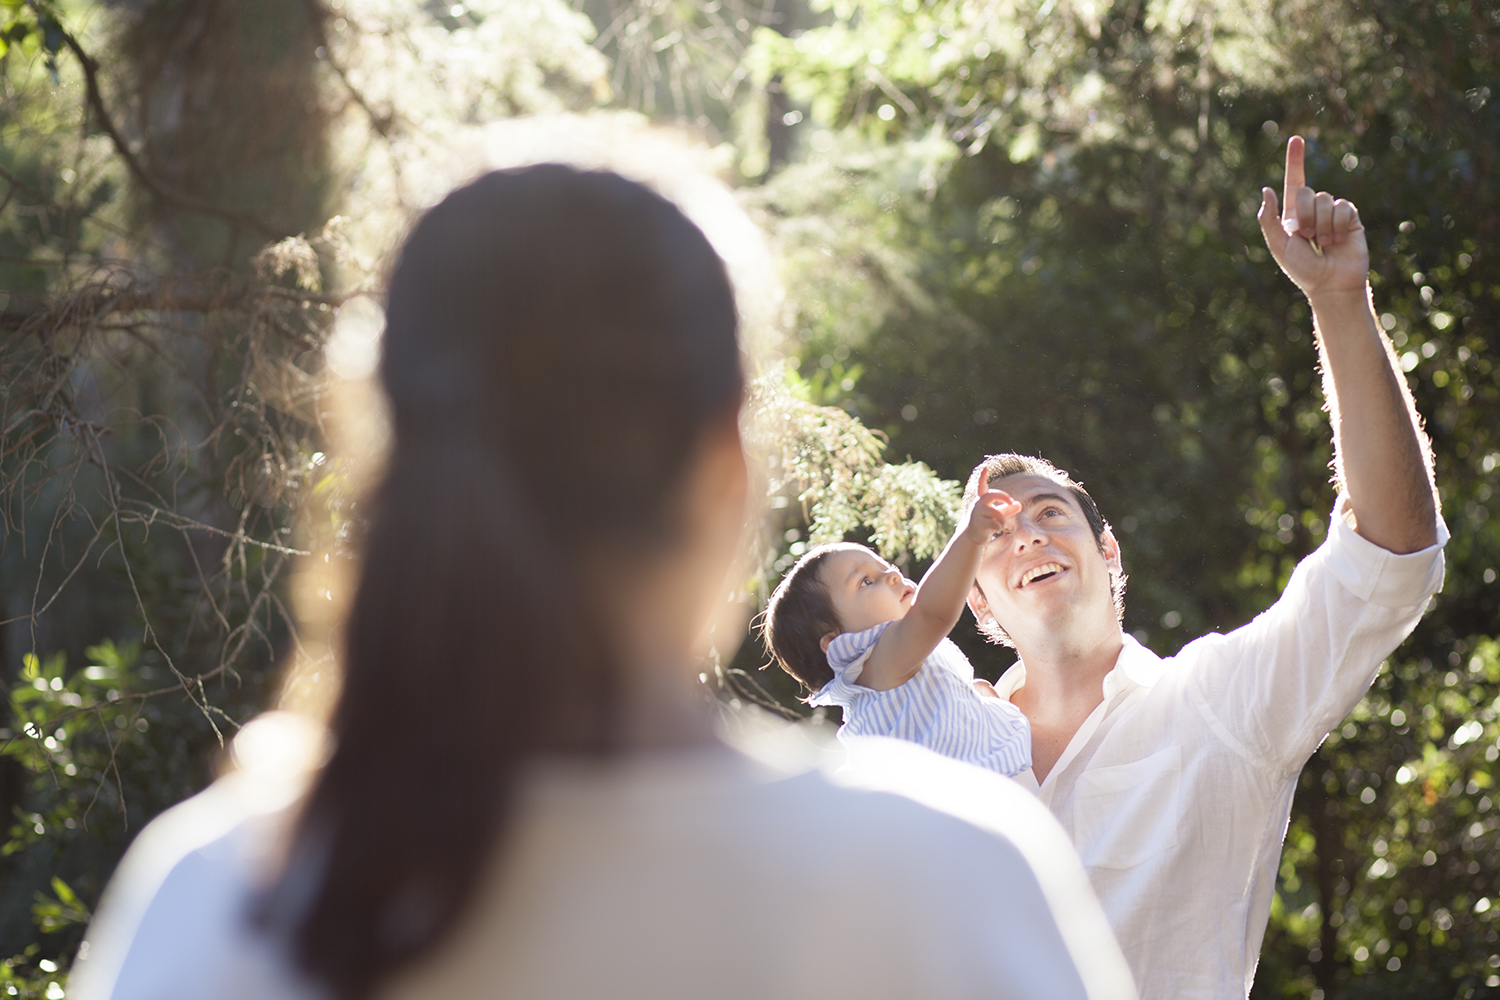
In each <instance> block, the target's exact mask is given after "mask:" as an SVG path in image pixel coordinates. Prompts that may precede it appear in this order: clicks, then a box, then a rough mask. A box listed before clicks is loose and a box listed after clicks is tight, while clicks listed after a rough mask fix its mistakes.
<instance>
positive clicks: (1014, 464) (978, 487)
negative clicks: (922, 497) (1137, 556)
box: [964, 452, 1125, 648]
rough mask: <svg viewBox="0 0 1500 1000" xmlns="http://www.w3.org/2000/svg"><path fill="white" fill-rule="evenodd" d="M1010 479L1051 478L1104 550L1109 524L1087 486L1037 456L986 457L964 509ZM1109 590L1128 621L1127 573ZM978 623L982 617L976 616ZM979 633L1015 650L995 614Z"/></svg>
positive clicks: (1116, 575)
mask: <svg viewBox="0 0 1500 1000" xmlns="http://www.w3.org/2000/svg"><path fill="white" fill-rule="evenodd" d="M1006 476H1040V477H1041V478H1043V479H1050V480H1052V481H1053V482H1054V483H1056V484H1057V485H1059V486H1061V487H1062V488H1063V489H1065V490H1067V491H1068V492H1069V493H1071V494H1073V499H1075V500H1076V501H1077V502H1078V507H1079V509H1080V510H1082V511H1083V516H1084V519H1085V520H1086V521H1088V523H1089V527H1090V528H1092V529H1093V532H1094V543H1095V544H1096V545H1098V546H1099V551H1100V552H1101V553H1102V552H1103V551H1104V533H1105V532H1106V531H1109V530H1110V527H1109V522H1108V521H1106V520H1104V515H1103V514H1101V513H1099V505H1098V504H1096V503H1094V498H1093V497H1091V496H1089V492H1088V490H1086V489H1084V488H1083V484H1082V483H1080V482H1078V481H1077V480H1075V479H1074V478H1073V477H1072V476H1070V475H1068V474H1067V473H1066V472H1064V471H1063V470H1062V469H1059V468H1058V467H1057V466H1055V465H1053V464H1052V463H1051V462H1049V461H1047V460H1046V459H1045V458H1039V457H1038V456H1036V455H1017V454H1015V453H1014V452H1006V453H1004V454H1002V455H986V456H985V457H984V461H982V462H980V463H979V464H978V465H976V466H974V471H973V472H971V473H969V482H968V483H967V484H966V485H965V486H964V508H965V509H967V508H968V506H969V505H970V504H972V503H973V502H974V501H975V500H977V499H978V498H979V494H980V493H981V492H982V489H988V488H989V485H990V483H992V482H994V481H995V480H996V479H1004V478H1005V477H1006ZM1109 589H1110V593H1112V594H1113V595H1114V599H1115V617H1116V618H1118V619H1120V620H1121V621H1124V619H1125V574H1124V573H1123V572H1114V571H1111V572H1110V574H1109ZM975 617H976V620H977V618H978V616H977V615H976V616H975ZM979 631H981V632H983V633H984V634H985V635H986V636H987V637H988V638H989V640H990V641H991V642H996V643H999V644H1000V645H1002V646H1010V647H1011V648H1015V645H1016V644H1015V642H1014V641H1013V640H1012V639H1011V637H1010V635H1009V634H1007V633H1006V631H1005V629H1003V628H1001V627H1000V623H999V622H997V621H996V620H995V619H994V616H993V615H992V616H991V617H990V619H989V621H980V622H979Z"/></svg>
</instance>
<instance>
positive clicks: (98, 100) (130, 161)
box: [59, 28, 287, 237]
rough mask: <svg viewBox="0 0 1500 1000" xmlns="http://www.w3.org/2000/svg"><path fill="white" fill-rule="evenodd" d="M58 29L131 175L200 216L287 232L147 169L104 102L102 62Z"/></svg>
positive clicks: (273, 232)
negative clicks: (181, 188)
mask: <svg viewBox="0 0 1500 1000" xmlns="http://www.w3.org/2000/svg"><path fill="white" fill-rule="evenodd" d="M59 30H60V31H61V34H62V40H63V44H64V45H66V46H67V47H68V50H69V51H71V52H72V53H73V55H74V56H75V57H76V58H77V59H78V64H79V66H81V67H82V68H83V80H84V85H85V87H86V89H87V92H88V105H89V107H90V108H91V109H92V110H93V112H94V116H95V117H96V118H97V119H98V120H99V127H100V128H102V129H103V130H104V132H105V134H106V135H108V136H109V139H110V142H112V143H113V144H114V147H115V151H116V152H117V153H119V154H120V158H121V159H122V160H124V161H125V166H126V167H128V168H129V169H130V172H131V174H133V175H134V176H135V179H136V180H137V181H139V182H140V183H141V184H142V185H143V186H144V187H145V188H146V189H147V190H148V191H150V192H151V193H152V194H153V195H155V196H156V197H157V198H160V199H161V200H162V201H164V202H167V203H168V204H170V205H175V206H177V207H178V208H181V209H184V210H186V211H189V212H197V213H199V214H200V215H212V216H216V217H217V218H220V219H224V220H226V221H228V222H236V223H239V224H240V225H243V226H248V227H250V228H251V229H254V230H256V231H258V232H260V233H263V234H265V235H266V236H273V237H277V236H285V235H287V234H286V233H283V232H280V231H279V230H277V229H275V228H274V227H272V226H271V225H270V224H268V223H266V222H265V221H263V220H262V219H261V218H260V217H258V216H256V215H255V214H253V213H251V212H245V211H241V210H240V209H236V208H225V207H224V206H223V205H219V204H217V203H215V202H211V201H206V200H204V199H202V198H195V197H193V196H192V195H190V194H184V193H182V192H180V191H174V190H172V189H171V188H170V187H168V186H167V185H166V184H164V183H163V182H162V181H161V179H160V178H158V177H156V176H155V175H154V174H152V173H151V172H150V171H149V170H147V169H146V167H145V164H143V163H141V161H140V159H139V158H138V157H137V156H136V155H135V153H134V151H132V150H131V148H130V145H129V144H128V143H127V142H126V141H125V137H124V136H123V135H121V134H120V130H119V128H118V127H117V126H116V125H115V122H114V119H113V118H112V117H111V116H110V113H109V109H108V108H107V107H105V105H104V94H103V92H101V91H100V89H99V64H98V63H97V62H96V61H95V60H94V58H93V57H92V56H90V55H89V54H88V53H87V52H85V51H84V49H83V46H82V45H80V44H79V43H78V39H76V38H74V37H73V35H72V33H71V32H68V31H64V30H62V29H61V28H59Z"/></svg>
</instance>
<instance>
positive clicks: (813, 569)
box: [760, 543, 854, 692]
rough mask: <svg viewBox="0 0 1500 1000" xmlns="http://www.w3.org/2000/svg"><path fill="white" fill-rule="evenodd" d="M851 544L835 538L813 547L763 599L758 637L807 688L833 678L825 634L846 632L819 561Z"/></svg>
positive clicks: (822, 562) (816, 688)
mask: <svg viewBox="0 0 1500 1000" xmlns="http://www.w3.org/2000/svg"><path fill="white" fill-rule="evenodd" d="M851 548H854V546H852V545H848V544H844V543H835V544H833V545H819V546H818V547H817V548H815V549H811V550H810V551H808V552H807V554H806V555H804V556H803V557H802V558H801V559H798V560H797V562H796V564H795V565H794V566H793V567H792V568H791V569H790V570H788V571H787V574H786V576H784V577H782V578H781V582H780V583H778V584H777V585H776V589H775V590H774V591H773V592H772V593H771V599H770V600H769V601H767V602H766V610H765V614H764V615H763V616H762V617H761V626H760V637H761V641H763V642H764V643H765V644H766V649H768V650H769V651H770V653H771V658H772V659H774V660H775V661H776V664H777V665H778V666H779V667H781V669H782V670H785V671H786V672H787V673H789V674H791V675H792V676H793V677H795V678H797V680H799V681H801V682H802V685H803V687H805V688H807V690H808V691H809V692H811V691H817V690H819V689H820V688H822V687H823V685H825V684H827V683H828V682H829V681H831V680H833V668H832V667H830V666H829V665H828V654H826V653H825V652H823V637H824V636H825V635H827V634H828V633H829V632H842V631H844V627H843V625H841V624H839V616H838V613H837V612H835V611H834V610H833V598H832V597H831V596H830V595H829V593H828V585H827V584H825V583H824V582H823V575H822V570H823V564H824V563H825V562H826V561H827V559H828V557H829V556H831V555H833V554H834V553H835V552H846V551H848V550H849V549H851Z"/></svg>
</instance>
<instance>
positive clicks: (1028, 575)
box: [1016, 560, 1068, 590]
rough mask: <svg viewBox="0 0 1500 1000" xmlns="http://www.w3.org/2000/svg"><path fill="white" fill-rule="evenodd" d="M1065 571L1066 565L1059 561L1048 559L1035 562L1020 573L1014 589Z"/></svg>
mask: <svg viewBox="0 0 1500 1000" xmlns="http://www.w3.org/2000/svg"><path fill="white" fill-rule="evenodd" d="M1067 571H1068V567H1066V566H1064V565H1063V564H1062V563H1059V562H1054V561H1051V560H1049V561H1047V562H1044V563H1037V564H1036V565H1035V566H1032V567H1031V568H1030V569H1028V570H1026V571H1025V572H1024V573H1022V574H1021V577H1020V579H1019V580H1017V581H1016V589H1017V590H1019V589H1021V588H1023V587H1025V586H1027V585H1028V584H1031V583H1034V582H1036V581H1039V580H1050V579H1053V578H1055V577H1057V576H1059V575H1060V574H1063V573H1066V572H1067Z"/></svg>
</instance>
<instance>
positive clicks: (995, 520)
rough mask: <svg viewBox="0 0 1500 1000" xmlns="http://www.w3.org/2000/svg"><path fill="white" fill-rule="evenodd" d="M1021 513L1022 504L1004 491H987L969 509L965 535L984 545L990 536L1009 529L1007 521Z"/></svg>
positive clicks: (965, 523)
mask: <svg viewBox="0 0 1500 1000" xmlns="http://www.w3.org/2000/svg"><path fill="white" fill-rule="evenodd" d="M1019 513H1021V503H1020V501H1018V500H1016V499H1015V498H1014V497H1012V496H1011V495H1010V494H1009V493H1006V492H1005V491H1004V490H986V491H985V492H983V493H981V494H980V495H979V499H978V500H975V501H974V506H972V507H970V508H969V513H968V520H967V521H965V522H964V531H963V533H964V534H965V535H967V536H968V537H969V538H970V539H971V540H973V541H976V542H979V543H980V544H983V543H985V542H987V541H989V540H990V536H991V535H992V534H994V533H995V532H997V531H1001V530H1003V529H1004V528H1006V527H1007V525H1006V521H1008V520H1009V519H1010V518H1013V517H1015V516H1016V515H1017V514H1019Z"/></svg>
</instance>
